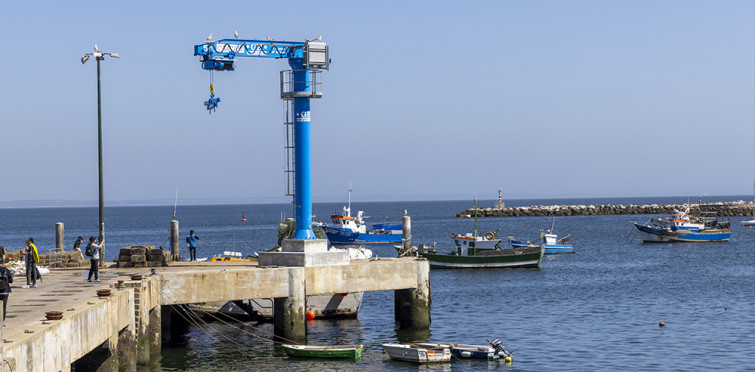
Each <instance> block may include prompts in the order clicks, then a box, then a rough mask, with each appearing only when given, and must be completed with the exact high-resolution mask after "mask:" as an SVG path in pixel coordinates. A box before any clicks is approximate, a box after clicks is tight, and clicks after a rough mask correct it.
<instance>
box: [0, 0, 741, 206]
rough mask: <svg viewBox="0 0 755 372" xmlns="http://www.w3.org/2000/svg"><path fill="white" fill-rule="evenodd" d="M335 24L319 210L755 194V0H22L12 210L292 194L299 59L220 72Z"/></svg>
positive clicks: (1, 188) (9, 139)
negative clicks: (291, 93)
mask: <svg viewBox="0 0 755 372" xmlns="http://www.w3.org/2000/svg"><path fill="white" fill-rule="evenodd" d="M234 30H238V32H239V34H240V37H241V38H265V37H266V36H268V35H269V36H272V37H274V38H276V39H279V40H291V41H303V40H304V39H305V38H313V37H317V36H318V35H322V36H323V40H324V41H326V42H327V43H328V45H329V46H330V48H331V49H330V51H331V58H332V60H333V64H332V66H331V70H330V71H327V72H325V73H324V80H325V84H324V90H325V96H324V98H322V99H320V100H316V101H315V102H313V104H312V117H313V119H312V125H313V142H312V148H313V171H314V178H313V194H314V197H315V200H316V201H317V200H324V199H333V198H337V199H342V198H345V190H346V185H347V182H348V180H349V179H350V180H351V182H352V183H353V188H354V198H355V199H362V200H371V199H379V198H383V199H385V198H388V199H418V198H423V199H426V198H431V199H432V198H437V199H447V198H451V199H460V198H461V199H466V198H472V197H474V196H475V195H477V196H479V197H481V198H491V199H492V198H494V197H495V196H496V193H497V189H498V188H499V187H500V186H502V187H503V188H504V195H505V197H509V198H548V197H584V196H653V195H692V196H695V195H701V194H709V195H722V194H723V195H725V194H749V193H750V192H751V190H752V183H753V176H754V174H753V172H754V169H755V162H754V160H753V158H754V157H755V156H754V155H753V154H754V152H755V149H754V148H755V144H754V140H753V138H754V135H753V127H754V126H755V118H754V112H755V107H754V104H753V101H754V90H755V84H754V82H753V76H754V74H755V72H754V71H755V62H754V58H753V55H754V53H755V2H751V1H625V2H616V1H526V2H525V1H472V2H437V1H416V2H407V1H380V2H369V3H368V2H304V1H298V2H291V1H268V2H256V3H255V2H241V1H225V2H208V1H194V2H189V1H130V2H110V1H84V2H67V1H66V2H61V1H42V2H35V1H13V2H4V3H3V10H2V15H0V31H2V35H3V37H2V40H3V46H4V51H3V57H2V58H0V86H1V87H2V89H0V101H2V103H3V110H2V114H1V116H0V117H1V118H2V123H1V124H0V165H1V166H0V172H1V174H2V175H1V176H0V202H3V201H14V200H39V199H65V200H84V201H94V200H96V199H97V162H96V161H97V131H96V128H97V109H96V79H95V77H96V69H95V64H94V63H92V62H94V61H90V62H89V63H87V64H86V65H84V66H82V65H81V62H80V61H79V59H80V58H81V56H82V55H83V54H84V53H86V52H90V51H91V50H92V46H93V44H95V43H97V44H98V45H99V47H100V49H101V50H103V51H113V52H117V53H119V54H120V55H121V58H120V59H118V60H106V61H104V62H103V64H102V69H103V71H102V76H103V78H102V84H103V126H104V144H105V150H104V151H105V162H104V163H105V189H106V190H105V194H106V203H110V202H114V201H124V200H126V201H128V200H148V199H168V200H170V199H172V198H173V195H174V193H175V188H176V187H177V186H178V187H179V188H180V190H179V197H180V199H182V200H188V199H225V198H241V199H250V200H268V199H269V200H280V201H284V200H286V199H285V198H284V197H283V193H284V176H283V124H282V121H283V109H284V106H283V103H282V101H281V100H280V97H279V91H278V89H279V87H278V76H279V75H278V73H279V71H280V70H284V69H288V65H287V64H286V63H285V61H283V60H266V59H254V58H246V59H241V60H239V61H238V63H237V70H236V71H234V72H225V73H216V74H215V87H216V92H217V94H218V95H219V96H220V97H221V98H222V102H221V105H220V108H219V109H218V111H217V112H216V113H213V114H212V115H208V114H207V112H206V111H205V110H204V107H203V106H202V102H203V101H204V100H206V99H207V97H208V95H209V73H208V72H206V71H204V70H202V69H201V68H200V64H199V62H198V59H197V57H194V56H193V55H192V47H193V45H195V44H198V43H201V42H202V41H203V40H204V39H205V38H206V37H207V35H208V34H209V33H212V34H213V36H215V38H216V39H217V38H223V37H232V35H233V32H234Z"/></svg>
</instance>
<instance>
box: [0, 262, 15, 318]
mask: <svg viewBox="0 0 755 372" xmlns="http://www.w3.org/2000/svg"><path fill="white" fill-rule="evenodd" d="M10 283H13V272H11V271H10V270H8V268H6V267H5V262H3V261H0V300H3V328H5V309H6V308H7V306H8V296H9V295H10V292H11V291H10Z"/></svg>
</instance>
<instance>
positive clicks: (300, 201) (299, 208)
mask: <svg viewBox="0 0 755 372" xmlns="http://www.w3.org/2000/svg"><path fill="white" fill-rule="evenodd" d="M289 65H291V69H292V70H293V77H294V143H295V148H294V159H296V164H295V165H294V184H295V185H296V186H295V190H296V195H295V198H296V199H295V201H294V202H295V206H296V216H295V217H296V231H294V236H293V239H317V237H316V236H315V232H314V231H312V158H311V146H310V142H311V139H310V126H311V117H310V111H309V97H308V96H307V93H303V92H309V91H310V90H311V87H310V86H309V84H310V83H309V82H310V79H309V77H310V76H309V75H310V72H309V70H306V69H305V68H304V65H303V64H302V60H301V59H298V58H297V59H290V60H289ZM298 92H302V94H299V93H298ZM297 96H303V97H297Z"/></svg>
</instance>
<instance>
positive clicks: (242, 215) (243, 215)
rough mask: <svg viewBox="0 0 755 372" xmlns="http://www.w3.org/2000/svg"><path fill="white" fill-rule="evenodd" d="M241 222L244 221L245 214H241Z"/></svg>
mask: <svg viewBox="0 0 755 372" xmlns="http://www.w3.org/2000/svg"><path fill="white" fill-rule="evenodd" d="M241 220H242V221H246V212H241Z"/></svg>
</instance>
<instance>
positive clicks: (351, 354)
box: [281, 345, 363, 359]
mask: <svg viewBox="0 0 755 372" xmlns="http://www.w3.org/2000/svg"><path fill="white" fill-rule="evenodd" d="M281 347H283V350H284V351H285V352H286V354H288V356H292V357H299V358H327V359H357V358H359V357H361V356H362V350H363V347H362V345H332V346H312V345H281Z"/></svg>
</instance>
